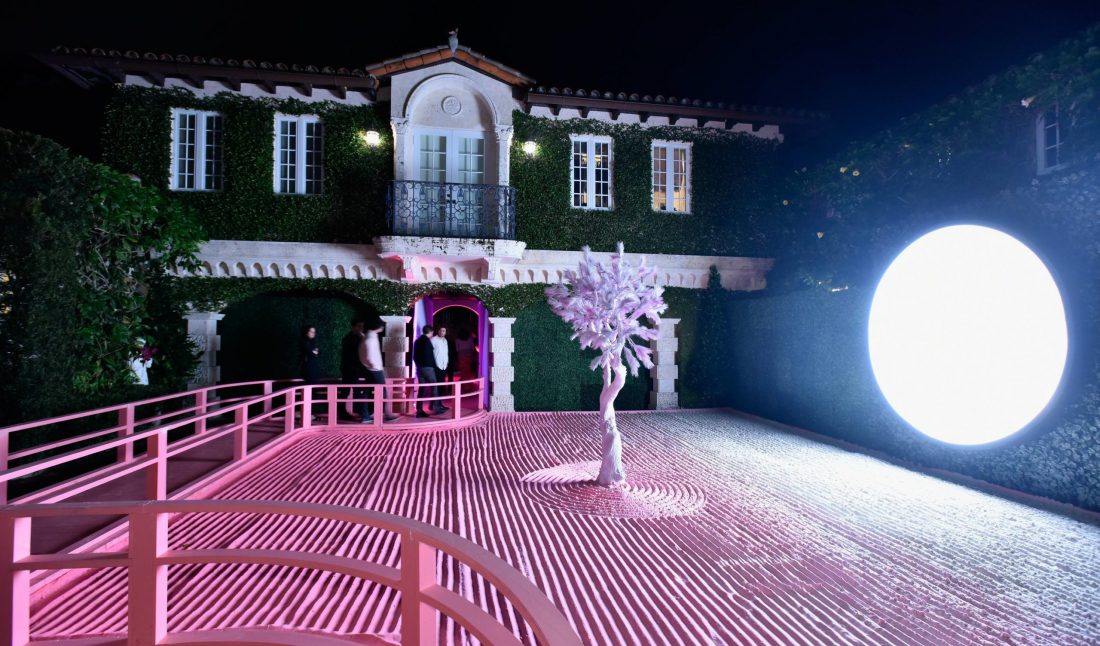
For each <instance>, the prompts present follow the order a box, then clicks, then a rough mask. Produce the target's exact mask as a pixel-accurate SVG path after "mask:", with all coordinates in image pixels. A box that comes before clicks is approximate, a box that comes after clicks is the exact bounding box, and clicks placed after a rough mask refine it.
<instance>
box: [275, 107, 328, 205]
mask: <svg viewBox="0 0 1100 646" xmlns="http://www.w3.org/2000/svg"><path fill="white" fill-rule="evenodd" d="M324 177H325V132H324V124H322V123H321V119H320V117H318V116H317V115H313V114H304V115H290V114H276V115H275V174H274V179H275V192H276V193H288V194H298V195H319V194H320V193H321V188H322V186H323V185H324Z"/></svg>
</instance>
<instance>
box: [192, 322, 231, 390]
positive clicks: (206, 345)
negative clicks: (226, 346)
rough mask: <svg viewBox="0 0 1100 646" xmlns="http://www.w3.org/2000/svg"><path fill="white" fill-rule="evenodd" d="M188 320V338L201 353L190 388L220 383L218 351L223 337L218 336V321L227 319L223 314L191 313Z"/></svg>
mask: <svg viewBox="0 0 1100 646" xmlns="http://www.w3.org/2000/svg"><path fill="white" fill-rule="evenodd" d="M183 318H185V319H187V336H188V338H190V339H191V341H193V342H194V344H195V348H196V349H197V350H198V351H199V364H198V365H197V366H195V372H194V374H193V375H192V376H191V380H190V381H189V382H188V383H187V387H188V388H202V387H203V386H213V385H214V384H216V383H218V379H219V377H221V375H220V374H219V372H220V371H219V370H218V350H220V349H221V337H220V336H218V321H220V320H222V319H223V318H225V314H222V313H221V312H196V311H193V310H192V311H190V312H188V313H187V314H185V315H184V317H183Z"/></svg>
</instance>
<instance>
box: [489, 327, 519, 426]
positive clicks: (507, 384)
mask: <svg viewBox="0 0 1100 646" xmlns="http://www.w3.org/2000/svg"><path fill="white" fill-rule="evenodd" d="M515 322H516V319H515V318H510V317H503V316H490V317H489V325H490V326H491V328H490V334H491V335H492V337H491V338H490V340H489V350H490V352H491V353H492V364H491V365H492V367H491V368H490V370H489V388H490V390H489V392H490V395H489V410H494V411H514V410H515V409H516V400H515V398H514V397H513V396H512V382H513V381H515V379H516V369H515V368H513V367H512V352H513V351H514V350H515V347H516V345H515V339H514V338H512V324H513V323H515Z"/></svg>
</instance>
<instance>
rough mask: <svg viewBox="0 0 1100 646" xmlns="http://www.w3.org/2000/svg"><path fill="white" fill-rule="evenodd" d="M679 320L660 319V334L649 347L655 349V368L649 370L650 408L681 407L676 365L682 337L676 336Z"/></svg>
mask: <svg viewBox="0 0 1100 646" xmlns="http://www.w3.org/2000/svg"><path fill="white" fill-rule="evenodd" d="M679 322H680V319H666V318H662V319H660V320H659V321H658V322H657V330H658V332H659V333H660V336H659V337H657V338H656V339H654V340H653V341H650V342H649V349H650V350H652V351H653V368H652V369H651V370H650V371H649V375H650V377H651V378H652V381H653V390H651V391H650V393H649V407H650V408H655V409H662V408H679V407H680V395H679V394H678V393H677V392H676V379H677V377H679V376H680V373H679V367H678V366H677V365H676V351H677V350H679V349H680V339H678V338H677V337H676V325H677V324H678V323H679Z"/></svg>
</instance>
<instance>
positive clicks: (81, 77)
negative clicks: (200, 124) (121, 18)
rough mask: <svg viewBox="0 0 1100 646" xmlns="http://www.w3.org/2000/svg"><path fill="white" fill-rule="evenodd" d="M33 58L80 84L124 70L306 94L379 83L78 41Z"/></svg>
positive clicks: (305, 68) (336, 73)
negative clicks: (100, 46)
mask: <svg viewBox="0 0 1100 646" xmlns="http://www.w3.org/2000/svg"><path fill="white" fill-rule="evenodd" d="M36 58H38V60H40V61H42V62H43V63H45V64H46V65H49V66H50V67H52V68H54V69H55V70H57V71H58V72H60V73H61V74H62V75H64V76H66V77H68V78H69V79H71V80H72V81H73V82H74V83H76V84H77V85H79V86H81V87H84V88H89V87H92V86H94V85H99V84H103V83H122V82H124V81H125V79H126V76H127V75H135V76H140V77H142V78H144V79H146V80H147V81H149V82H150V83H151V84H153V85H157V86H162V87H163V86H164V80H165V79H166V78H176V79H180V80H182V81H183V82H184V83H186V84H187V85H190V86H191V87H194V88H196V89H201V88H202V86H203V82H204V81H207V80H212V81H218V82H221V83H223V84H224V85H226V86H227V87H228V88H230V89H232V90H234V91H238V92H239V91H240V89H241V83H254V84H256V85H258V86H260V87H261V88H263V89H265V90H267V91H268V92H271V93H274V92H275V88H276V87H277V86H280V85H283V86H290V87H293V88H296V89H297V90H298V91H300V92H301V93H303V94H305V95H306V96H312V94H313V88H315V87H316V88H324V89H328V90H332V91H333V92H334V93H335V94H337V95H338V96H341V97H343V96H346V93H347V91H348V90H353V91H358V92H364V93H366V94H368V95H370V96H371V97H372V98H373V97H374V95H375V91H376V90H377V89H378V79H377V78H375V77H373V76H371V75H370V74H368V73H367V72H365V71H364V70H362V69H348V68H346V67H338V68H334V67H328V66H326V67H321V68H318V67H316V66H314V65H297V64H292V65H287V64H286V63H269V62H267V61H260V62H258V63H257V62H256V61H253V60H251V59H243V60H236V59H232V58H229V59H221V58H216V57H211V58H205V57H202V56H187V55H183V54H177V55H172V54H157V53H155V52H144V53H138V52H136V51H133V50H128V51H125V52H121V51H119V50H115V49H112V50H103V49H98V48H96V49H91V50H86V49H84V48H81V47H76V48H72V49H70V48H68V47H56V48H54V49H53V50H52V51H51V52H50V53H48V54H38V55H36Z"/></svg>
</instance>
